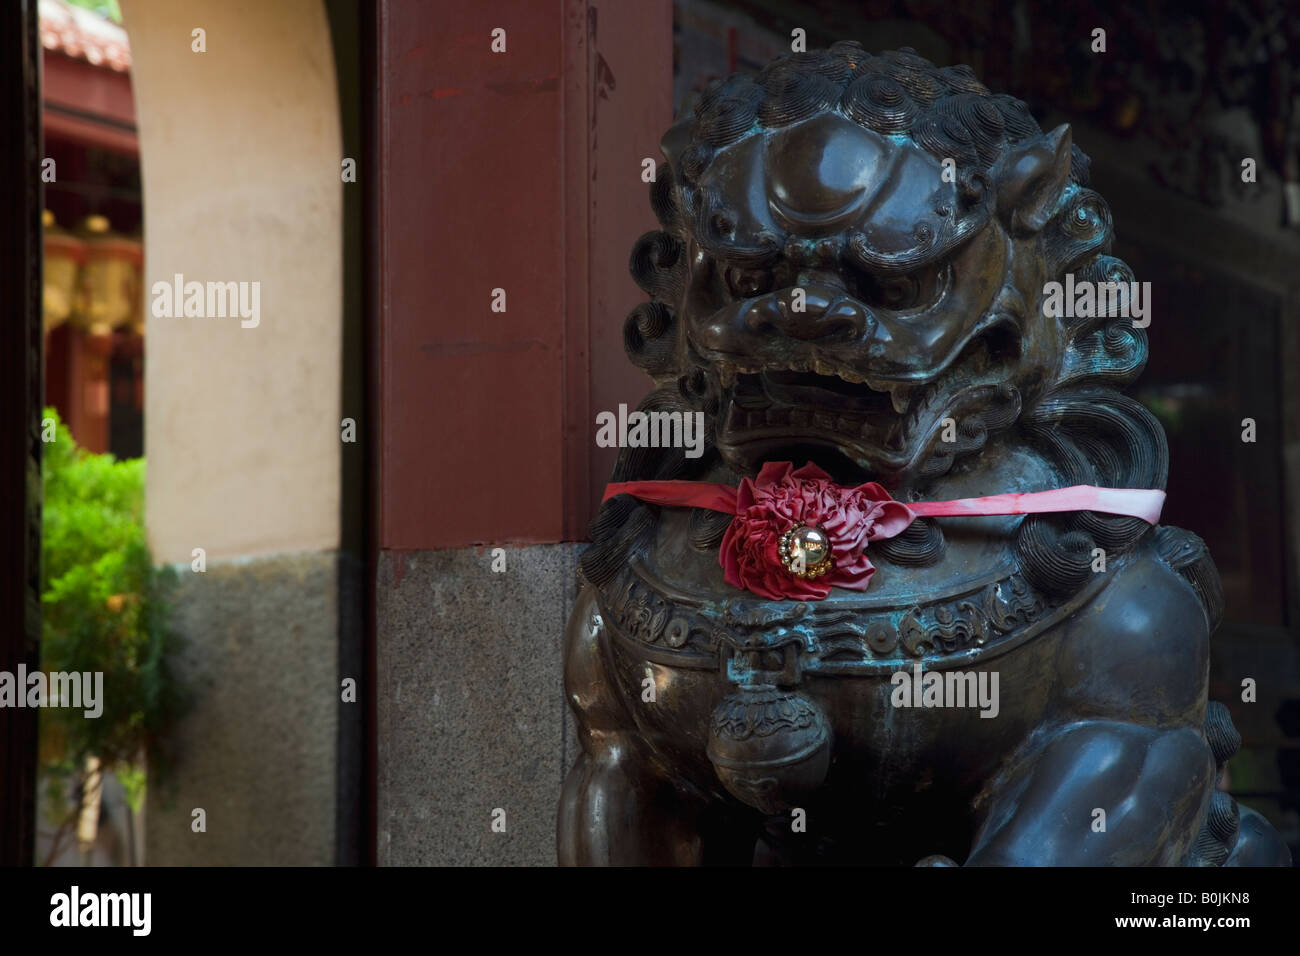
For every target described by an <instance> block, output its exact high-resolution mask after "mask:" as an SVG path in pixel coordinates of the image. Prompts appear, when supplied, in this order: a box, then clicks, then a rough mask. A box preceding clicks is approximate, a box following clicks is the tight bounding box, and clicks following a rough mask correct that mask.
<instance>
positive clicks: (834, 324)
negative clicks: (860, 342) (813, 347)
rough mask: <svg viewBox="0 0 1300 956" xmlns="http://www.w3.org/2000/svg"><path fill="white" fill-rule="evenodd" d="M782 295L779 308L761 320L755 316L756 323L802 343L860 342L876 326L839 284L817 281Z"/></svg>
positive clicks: (793, 288) (778, 302) (784, 292)
mask: <svg viewBox="0 0 1300 956" xmlns="http://www.w3.org/2000/svg"><path fill="white" fill-rule="evenodd" d="M804 278H805V277H804V276H803V275H801V276H800V280H801V284H800V285H796V286H792V287H790V288H789V289H785V290H784V291H782V292H780V293H778V294H777V295H776V296H775V299H774V303H773V304H774V305H775V306H776V308H775V309H774V310H773V311H771V312H769V313H768V314H766V315H764V316H762V317H761V319H760V318H759V317H758V316H756V315H751V317H750V320H751V321H750V325H751V329H752V331H755V332H759V331H762V329H759V328H753V322H754V321H759V322H760V323H761V324H762V325H764V326H771V327H772V328H774V329H776V331H778V332H780V333H782V334H784V335H788V336H790V337H791V338H794V339H800V340H802V341H818V342H820V341H835V342H847V341H853V340H857V339H860V338H861V337H862V336H863V335H864V334H865V332H866V331H867V329H868V327H869V326H870V325H871V324H872V318H871V315H870V313H868V312H867V311H866V310H865V309H864V308H863V307H862V306H861V305H859V304H858V303H857V302H855V301H854V300H853V299H852V298H851V297H850V296H848V295H847V293H846V292H845V290H844V286H842V285H840V284H839V283H838V282H827V281H825V280H823V279H821V278H820V277H819V278H815V279H813V280H812V281H807V282H804V281H803V280H804Z"/></svg>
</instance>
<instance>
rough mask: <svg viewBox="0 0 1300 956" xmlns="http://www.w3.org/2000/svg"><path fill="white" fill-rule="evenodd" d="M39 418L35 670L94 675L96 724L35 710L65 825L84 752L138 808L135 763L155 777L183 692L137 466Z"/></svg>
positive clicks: (138, 461) (167, 575) (60, 710)
mask: <svg viewBox="0 0 1300 956" xmlns="http://www.w3.org/2000/svg"><path fill="white" fill-rule="evenodd" d="M45 416H46V418H47V419H53V420H54V428H55V436H56V437H55V441H53V442H47V443H46V444H45V445H44V463H43V465H42V473H43V477H44V485H45V500H44V528H43V543H42V578H41V590H42V594H41V601H42V605H43V608H42V611H43V620H42V642H41V669H42V670H43V671H46V672H47V673H48V672H51V671H67V672H74V673H75V672H87V671H89V672H94V671H102V672H103V674H104V683H103V693H102V698H103V701H102V703H103V713H102V714H101V715H100V716H99V717H98V718H94V719H91V718H87V717H85V716H84V715H83V713H82V710H80V709H75V708H66V707H48V708H45V709H43V710H42V712H41V722H40V726H41V730H40V737H41V764H42V769H43V771H44V773H45V779H46V784H47V788H48V793H49V796H50V803H51V810H52V811H53V812H54V814H55V815H56V819H58V820H59V821H60V822H61V823H62V824H65V825H66V824H67V819H66V816H67V813H68V797H69V795H70V794H72V795H75V794H77V793H79V791H80V789H81V787H82V785H83V784H84V781H83V780H82V774H83V773H84V771H85V767H86V759H87V758H88V757H92V756H93V757H97V758H99V761H100V763H101V766H102V769H103V772H105V773H109V772H111V773H114V774H116V775H117V777H118V779H119V780H120V781H121V782H122V784H123V786H124V787H125V789H126V791H127V798H128V800H129V802H130V804H131V806H132V808H133V809H136V810H138V809H139V807H140V803H141V801H142V800H143V797H144V779H145V775H144V772H143V767H142V765H141V757H144V758H146V760H147V762H148V764H149V767H150V768H151V770H152V771H153V772H154V774H155V776H158V775H159V774H161V775H162V776H163V777H164V778H165V776H166V771H167V768H168V764H169V761H168V759H167V753H166V748H165V747H164V743H165V740H166V738H167V735H168V732H169V730H170V729H171V727H172V726H173V725H174V724H175V722H176V720H177V719H178V718H179V717H180V716H181V714H182V712H183V711H184V709H185V706H186V697H187V695H186V694H185V692H184V690H183V688H182V687H181V686H180V684H179V682H178V681H177V679H176V678H175V677H174V675H173V674H172V672H171V671H170V670H169V667H168V664H169V661H170V660H173V659H174V657H173V655H174V654H175V653H176V651H177V650H178V648H179V642H178V639H177V638H176V637H175V635H173V634H172V632H171V631H169V629H168V627H167V597H168V594H169V592H170V590H171V588H172V586H173V585H174V583H175V572H174V571H173V570H171V569H170V568H165V569H155V568H154V566H153V559H152V557H151V555H150V553H149V547H148V543H147V541H146V538H145V528H144V476H145V462H144V459H143V458H135V459H128V460H126V461H117V460H115V459H114V457H113V456H112V455H96V454H92V453H90V452H87V451H86V450H85V449H83V448H79V447H78V446H77V444H76V442H75V441H74V440H73V438H72V434H71V433H70V432H69V431H68V429H67V428H66V427H65V426H64V425H63V423H62V422H61V421H59V418H58V413H57V412H56V411H55V410H54V409H52V408H47V409H46V410H45ZM73 814H74V815H75V811H73ZM64 828H66V826H65V827H64ZM60 832H61V833H62V830H61V831H60Z"/></svg>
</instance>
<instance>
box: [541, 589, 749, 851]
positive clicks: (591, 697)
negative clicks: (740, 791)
mask: <svg viewBox="0 0 1300 956" xmlns="http://www.w3.org/2000/svg"><path fill="white" fill-rule="evenodd" d="M604 638H605V634H604V632H603V625H602V623H601V620H600V615H599V613H598V612H597V610H596V606H595V601H594V600H592V598H591V595H590V591H589V590H588V591H585V592H584V594H581V595H579V598H578V602H577V606H576V607H575V608H574V611H573V615H572V616H571V617H570V619H569V626H568V630H567V632H566V634H565V681H564V683H565V692H566V694H567V695H568V698H569V703H570V706H571V707H572V708H573V712H574V715H575V716H576V718H577V723H578V728H579V735H580V740H581V748H582V749H581V753H580V754H579V756H578V760H577V762H576V763H575V764H574V766H573V768H572V769H571V770H570V771H569V775H568V777H567V778H566V779H565V782H564V791H563V794H562V795H561V798H560V807H559V821H558V848H557V849H558V855H559V861H560V864H561V865H563V866H574V865H611V866H643V865H652V866H653V865H667V866H689V865H698V864H702V863H705V862H712V861H711V860H707V859H706V857H705V847H706V845H709V846H711V847H712V848H713V849H714V850H716V849H717V848H718V847H719V846H720V845H725V844H727V843H729V842H731V840H730V839H728V838H727V835H726V834H725V833H723V832H719V831H720V823H721V822H722V821H721V820H720V819H719V811H720V810H721V808H719V807H715V806H711V801H709V800H708V799H707V798H705V797H703V796H699V795H696V794H695V793H694V792H693V790H692V789H690V788H687V787H684V786H679V785H677V784H675V783H674V781H673V780H671V779H669V778H668V777H667V776H665V775H664V774H662V773H661V772H660V771H659V770H657V769H656V768H655V764H654V762H652V761H651V760H650V759H649V754H648V753H646V752H645V747H644V744H643V741H642V739H641V737H640V735H639V733H638V732H637V731H636V729H635V723H634V722H633V720H632V717H631V715H630V714H629V713H628V711H627V708H626V706H625V704H624V702H623V701H622V699H621V698H620V696H619V692H618V685H617V683H616V682H615V681H614V680H613V678H612V675H610V674H609V673H608V670H607V668H606V666H605V656H604V653H603V643H604ZM713 833H717V834H718V839H711V836H710V835H711V834H713ZM753 845H754V844H753V841H752V840H750V841H749V843H748V853H749V855H750V856H751V857H752V855H753ZM742 856H743V852H742ZM720 862H721V861H720ZM730 862H748V860H747V859H735V860H731V861H730Z"/></svg>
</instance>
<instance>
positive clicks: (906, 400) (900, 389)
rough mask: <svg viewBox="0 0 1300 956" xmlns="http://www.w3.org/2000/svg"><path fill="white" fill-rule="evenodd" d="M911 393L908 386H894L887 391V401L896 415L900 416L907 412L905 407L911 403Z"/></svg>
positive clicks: (910, 387)
mask: <svg viewBox="0 0 1300 956" xmlns="http://www.w3.org/2000/svg"><path fill="white" fill-rule="evenodd" d="M912 391H913V388H912V386H910V385H895V386H894V387H893V388H891V389H890V390H889V401H890V404H891V405H893V406H894V411H895V412H896V413H897V414H899V415H901V414H903V413H904V412H905V411H907V406H908V405H909V404H911V401H912Z"/></svg>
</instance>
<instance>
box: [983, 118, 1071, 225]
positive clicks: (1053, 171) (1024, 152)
mask: <svg viewBox="0 0 1300 956" xmlns="http://www.w3.org/2000/svg"><path fill="white" fill-rule="evenodd" d="M1071 154H1072V143H1071V139H1070V127H1069V125H1068V124H1064V123H1063V124H1061V125H1060V126H1058V127H1056V129H1054V130H1052V131H1051V132H1050V133H1047V134H1045V135H1043V136H1039V137H1036V138H1034V139H1031V140H1026V141H1025V142H1023V143H1017V144H1016V145H1014V146H1012V147H1011V149H1010V150H1009V151H1008V153H1007V155H1006V156H1004V157H1003V158H1002V159H1001V160H1000V161H999V163H998V164H997V168H996V169H995V170H994V171H993V181H994V183H995V184H996V188H997V196H998V215H999V216H1001V217H1002V221H1003V222H1005V223H1006V224H1007V225H1008V226H1009V227H1010V228H1011V230H1012V232H1014V233H1015V234H1017V235H1026V234H1028V233H1032V232H1037V231H1038V230H1040V229H1042V228H1043V226H1045V225H1047V221H1048V220H1049V219H1051V218H1052V214H1053V213H1054V212H1055V211H1056V204H1057V201H1058V200H1059V199H1060V198H1061V193H1062V192H1063V191H1064V190H1065V186H1066V183H1068V182H1069V180H1070V157H1071Z"/></svg>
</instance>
